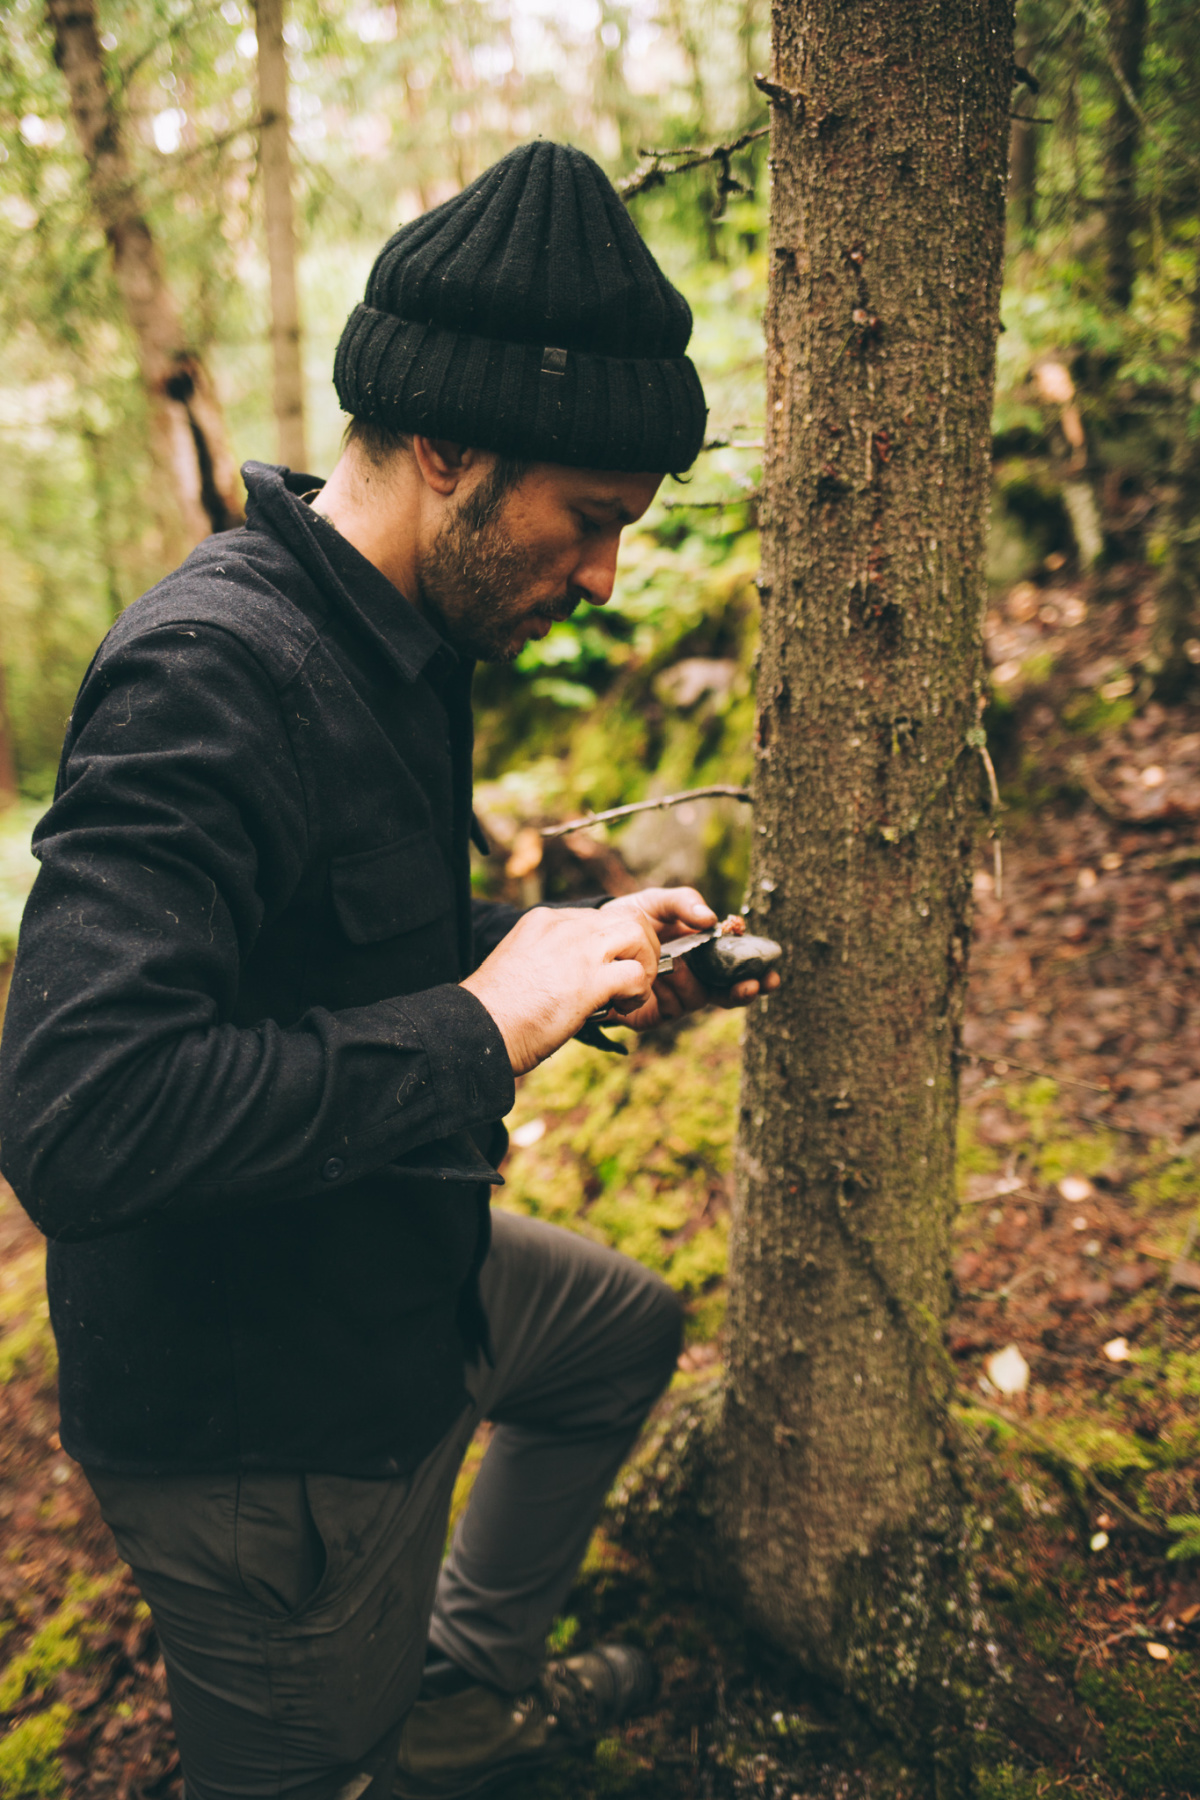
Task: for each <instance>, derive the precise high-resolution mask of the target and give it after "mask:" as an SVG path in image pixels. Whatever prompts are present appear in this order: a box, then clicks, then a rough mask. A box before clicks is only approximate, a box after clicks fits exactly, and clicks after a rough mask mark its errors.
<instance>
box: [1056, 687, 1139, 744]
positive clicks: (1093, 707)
mask: <svg viewBox="0 0 1200 1800" xmlns="http://www.w3.org/2000/svg"><path fill="white" fill-rule="evenodd" d="M1136 711H1137V702H1136V700H1133V699H1131V698H1129V697H1128V696H1126V697H1123V698H1121V699H1117V700H1106V699H1105V698H1104V696H1103V695H1102V694H1092V693H1087V692H1080V693H1078V694H1072V695H1071V698H1070V699H1069V700H1068V701H1067V703H1066V705H1065V706H1064V707H1063V709H1062V717H1063V723H1064V724H1065V725H1067V726H1069V727H1070V729H1071V730H1072V731H1073V732H1075V733H1076V735H1077V736H1079V737H1103V736H1106V735H1107V734H1108V733H1110V732H1118V731H1121V730H1122V729H1123V728H1124V727H1125V726H1126V725H1128V723H1129V721H1130V719H1132V718H1133V715H1134V714H1135V713H1136Z"/></svg>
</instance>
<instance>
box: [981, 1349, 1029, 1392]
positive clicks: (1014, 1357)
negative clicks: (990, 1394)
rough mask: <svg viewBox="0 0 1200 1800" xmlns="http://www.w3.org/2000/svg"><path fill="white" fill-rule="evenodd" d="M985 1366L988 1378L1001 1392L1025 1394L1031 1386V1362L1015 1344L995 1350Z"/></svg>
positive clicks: (985, 1362) (986, 1360)
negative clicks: (1029, 1362)
mask: <svg viewBox="0 0 1200 1800" xmlns="http://www.w3.org/2000/svg"><path fill="white" fill-rule="evenodd" d="M983 1366H984V1369H985V1370H986V1372H987V1378H988V1380H989V1381H990V1382H991V1384H992V1386H993V1387H994V1388H995V1389H996V1390H997V1391H998V1392H999V1393H1001V1394H1023V1393H1024V1392H1025V1390H1026V1388H1027V1387H1028V1386H1029V1364H1028V1363H1027V1362H1026V1361H1025V1358H1024V1357H1023V1356H1022V1355H1021V1352H1020V1351H1019V1350H1018V1349H1017V1346H1016V1345H1015V1344H1007V1345H1006V1346H1005V1348H1004V1349H1003V1350H996V1351H994V1352H993V1353H992V1355H991V1356H989V1357H987V1358H986V1359H985V1361H984V1365H983Z"/></svg>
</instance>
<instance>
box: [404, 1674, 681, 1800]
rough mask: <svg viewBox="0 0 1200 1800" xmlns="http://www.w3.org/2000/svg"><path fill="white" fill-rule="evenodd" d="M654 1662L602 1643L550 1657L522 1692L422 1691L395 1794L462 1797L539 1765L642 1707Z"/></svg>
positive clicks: (439, 1799)
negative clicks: (563, 1655)
mask: <svg viewBox="0 0 1200 1800" xmlns="http://www.w3.org/2000/svg"><path fill="white" fill-rule="evenodd" d="M655 1686H656V1678H655V1668H654V1664H653V1663H652V1662H651V1661H650V1658H649V1657H648V1656H647V1655H646V1654H645V1652H644V1651H642V1650H634V1649H632V1648H631V1647H630V1646H629V1645H628V1644H599V1645H597V1647H596V1648H595V1649H594V1650H584V1651H582V1652H581V1654H580V1655H578V1656H565V1657H559V1658H557V1659H555V1660H554V1661H553V1662H548V1663H547V1664H546V1665H545V1667H544V1668H543V1670H542V1672H541V1674H540V1675H539V1677H538V1679H537V1681H536V1682H535V1683H534V1685H533V1686H532V1687H531V1688H530V1689H529V1690H528V1692H527V1693H524V1694H517V1695H512V1694H499V1693H497V1692H496V1690H495V1689H494V1688H489V1687H483V1686H482V1685H476V1686H471V1687H464V1688H462V1689H461V1691H460V1692H458V1693H451V1694H445V1695H441V1696H433V1695H431V1696H428V1697H427V1696H425V1695H423V1696H422V1697H421V1698H420V1699H419V1700H418V1701H417V1703H416V1705H415V1706H414V1707H413V1709H412V1711H411V1712H410V1713H409V1715H408V1718H407V1719H406V1720H405V1723H404V1731H403V1733H402V1735H401V1738H400V1754H399V1757H398V1760H397V1764H396V1787H395V1791H396V1794H397V1795H398V1796H399V1800H459V1797H460V1796H462V1795H467V1794H478V1793H482V1791H483V1790H484V1789H485V1788H486V1787H487V1786H488V1785H489V1784H490V1783H491V1782H493V1781H499V1780H501V1779H502V1778H503V1777H504V1776H507V1775H513V1774H517V1773H519V1772H520V1771H522V1770H526V1769H537V1768H538V1767H539V1766H540V1765H541V1764H543V1763H546V1762H550V1761H551V1760H552V1759H553V1758H554V1757H556V1756H561V1755H562V1754H563V1752H564V1751H567V1750H577V1749H580V1748H582V1747H583V1746H585V1745H587V1744H591V1743H594V1742H595V1740H596V1739H597V1738H598V1737H600V1736H602V1735H603V1733H604V1732H606V1731H608V1730H609V1729H610V1727H612V1726H613V1725H616V1724H618V1723H619V1722H620V1721H621V1720H622V1719H628V1718H631V1717H632V1716H633V1715H634V1714H635V1713H638V1712H643V1711H644V1710H645V1709H646V1707H647V1706H649V1704H650V1702H651V1700H653V1698H654V1690H655Z"/></svg>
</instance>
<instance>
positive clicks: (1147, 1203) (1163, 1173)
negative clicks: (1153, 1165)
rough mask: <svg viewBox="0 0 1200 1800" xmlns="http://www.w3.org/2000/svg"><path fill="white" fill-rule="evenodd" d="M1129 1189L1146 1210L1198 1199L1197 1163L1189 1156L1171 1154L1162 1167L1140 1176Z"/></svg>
mask: <svg viewBox="0 0 1200 1800" xmlns="http://www.w3.org/2000/svg"><path fill="white" fill-rule="evenodd" d="M1129 1191H1130V1193H1131V1194H1132V1195H1133V1197H1134V1199H1135V1200H1136V1201H1137V1202H1138V1204H1139V1205H1140V1206H1142V1207H1144V1208H1146V1209H1147V1210H1150V1209H1151V1208H1154V1207H1158V1206H1179V1205H1180V1204H1182V1203H1187V1202H1193V1201H1195V1200H1197V1199H1200V1165H1198V1164H1197V1162H1196V1159H1195V1158H1194V1157H1191V1156H1176V1157H1173V1158H1172V1160H1171V1161H1170V1162H1169V1163H1167V1164H1166V1166H1165V1167H1164V1168H1160V1169H1157V1170H1152V1171H1151V1172H1150V1173H1149V1174H1146V1175H1142V1176H1140V1177H1139V1178H1138V1180H1137V1181H1135V1182H1133V1183H1132V1184H1131V1186H1130V1190H1129Z"/></svg>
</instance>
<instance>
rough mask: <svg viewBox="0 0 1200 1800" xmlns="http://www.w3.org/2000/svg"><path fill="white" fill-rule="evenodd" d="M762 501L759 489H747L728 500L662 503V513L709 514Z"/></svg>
mask: <svg viewBox="0 0 1200 1800" xmlns="http://www.w3.org/2000/svg"><path fill="white" fill-rule="evenodd" d="M761 499H762V489H761V488H747V490H746V492H745V493H744V494H733V495H731V496H730V498H729V499H728V500H676V499H673V498H670V499H666V500H664V501H663V503H662V506H663V511H664V512H685V511H686V512H709V511H719V510H720V509H721V508H722V507H727V506H749V505H752V504H753V502H754V501H755V500H761Z"/></svg>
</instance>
